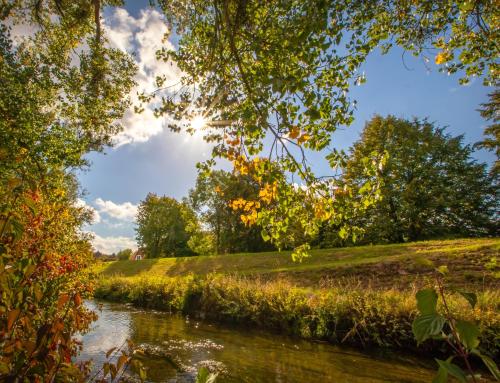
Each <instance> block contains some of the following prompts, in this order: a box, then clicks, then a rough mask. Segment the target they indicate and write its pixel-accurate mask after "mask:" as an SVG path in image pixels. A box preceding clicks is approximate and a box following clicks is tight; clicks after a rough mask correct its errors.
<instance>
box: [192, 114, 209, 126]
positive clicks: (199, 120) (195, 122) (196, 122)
mask: <svg viewBox="0 0 500 383" xmlns="http://www.w3.org/2000/svg"><path fill="white" fill-rule="evenodd" d="M206 124H207V121H206V120H205V118H204V117H203V116H202V115H201V114H199V115H197V116H194V117H193V119H192V120H191V127H192V128H193V129H194V130H200V129H203V128H204V127H205V125H206Z"/></svg>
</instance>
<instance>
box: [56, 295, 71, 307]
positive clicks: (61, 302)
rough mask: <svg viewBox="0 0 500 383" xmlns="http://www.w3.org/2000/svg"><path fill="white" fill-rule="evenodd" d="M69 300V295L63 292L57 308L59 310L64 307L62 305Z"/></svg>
mask: <svg viewBox="0 0 500 383" xmlns="http://www.w3.org/2000/svg"><path fill="white" fill-rule="evenodd" d="M67 301H69V295H68V294H61V295H60V296H59V300H58V301H57V309H58V310H60V309H62V307H63V306H64V305H65V304H66V302H67Z"/></svg>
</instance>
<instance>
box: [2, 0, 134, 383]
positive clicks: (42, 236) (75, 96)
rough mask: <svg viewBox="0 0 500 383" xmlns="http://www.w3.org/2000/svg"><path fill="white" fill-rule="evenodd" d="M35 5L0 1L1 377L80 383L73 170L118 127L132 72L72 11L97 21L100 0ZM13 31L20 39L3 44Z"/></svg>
mask: <svg viewBox="0 0 500 383" xmlns="http://www.w3.org/2000/svg"><path fill="white" fill-rule="evenodd" d="M36 3H37V4H36V5H37V6H35V4H34V3H32V2H22V1H11V2H2V4H1V5H0V20H1V25H0V73H2V76H1V77H0V286H1V289H0V296H1V299H0V380H2V381H4V380H6V381H16V382H27V381H33V382H36V381H54V380H56V381H78V380H81V379H82V378H83V377H84V375H85V374H86V370H87V366H86V365H85V364H83V365H76V364H75V363H73V362H72V357H73V356H75V355H76V353H77V352H78V350H79V343H78V341H77V340H76V339H75V338H74V335H75V334H76V333H82V332H85V331H86V330H87V329H88V326H89V324H90V322H91V321H92V320H93V319H94V314H93V313H91V312H89V311H88V310H87V309H86V308H85V307H84V306H83V305H82V300H83V299H85V298H87V297H89V296H90V293H91V290H92V283H91V278H89V277H88V276H87V274H86V273H85V271H84V269H85V267H86V266H88V265H89V263H90V262H91V260H92V252H91V249H90V244H89V239H90V238H89V237H88V235H85V234H83V233H82V232H81V231H80V229H79V228H80V226H81V225H82V224H83V223H84V222H86V221H88V219H89V215H90V213H89V212H86V211H85V210H84V209H83V208H81V207H77V197H78V184H77V182H76V178H75V176H74V174H73V170H75V169H78V168H81V167H82V166H83V165H85V163H86V161H85V159H84V157H83V155H84V154H85V153H87V152H88V151H90V150H102V148H103V147H104V145H106V144H109V143H110V139H111V135H112V134H114V133H115V132H116V131H117V130H118V129H119V125H117V124H116V119H117V118H119V117H120V116H121V114H122V113H123V112H124V110H125V108H126V107H127V106H128V100H127V98H126V97H125V96H126V95H127V94H128V92H129V91H130V88H131V86H132V85H133V81H132V75H133V73H134V70H135V68H134V66H133V65H132V62H131V60H130V58H129V57H128V56H127V55H126V54H124V53H121V52H119V51H116V50H113V49H109V48H107V47H105V46H104V45H103V43H104V37H103V36H101V35H100V33H97V31H98V30H100V22H99V21H98V18H97V19H96V20H94V18H93V14H94V13H93V12H87V13H86V14H85V13H81V12H80V10H81V8H80V7H86V9H87V10H88V11H92V10H93V11H95V12H96V13H97V14H99V11H100V2H95V1H94V2H92V1H82V2H79V3H78V5H77V6H71V4H72V2H66V1H39V2H36ZM59 6H61V8H60V9H59ZM96 21H97V22H96ZM17 23H22V24H23V27H25V28H26V29H27V30H28V31H29V32H30V33H26V34H25V35H24V36H20V37H18V39H17V40H16V43H15V45H13V43H12V41H11V36H10V30H9V27H7V26H8V25H10V26H13V25H16V24H17ZM82 47H86V48H85V49H83V50H81V51H80V52H79V55H78V56H77V55H76V53H75V50H76V49H77V48H82ZM77 57H78V59H77Z"/></svg>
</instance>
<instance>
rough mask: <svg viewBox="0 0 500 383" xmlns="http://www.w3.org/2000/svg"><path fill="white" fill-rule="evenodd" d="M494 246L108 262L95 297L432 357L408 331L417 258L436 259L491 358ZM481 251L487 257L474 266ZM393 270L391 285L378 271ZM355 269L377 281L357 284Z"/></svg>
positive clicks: (496, 299) (423, 279)
mask: <svg viewBox="0 0 500 383" xmlns="http://www.w3.org/2000/svg"><path fill="white" fill-rule="evenodd" d="M499 249H500V240H498V239H476V240H453V241H429V242H420V243H414V244H405V245H389V246H364V247H357V248H349V249H336V250H318V251H316V253H314V252H313V257H311V258H309V259H306V260H305V261H304V262H303V263H301V264H296V263H295V264H294V263H292V262H291V260H290V261H289V260H288V258H289V257H286V256H281V257H276V256H275V254H274V253H262V254H257V255H252V256H251V257H250V256H247V255H246V254H235V255H227V256H210V257H197V258H178V259H161V260H145V261H136V262H133V261H123V262H113V263H106V264H101V265H100V266H99V267H98V268H97V269H96V272H97V273H99V274H100V278H99V280H98V283H97V288H96V292H95V296H96V297H97V298H103V299H107V300H112V301H119V302H131V303H133V304H134V305H138V306H141V307H149V308H155V309H162V310H170V311H180V312H183V313H185V314H195V315H199V316H201V317H203V318H207V319H211V320H217V321H224V322H231V323H239V324H245V325H254V326H260V327H264V328H268V329H272V330H276V331H280V332H284V333H287V334H291V335H296V336H300V337H304V338H310V339H319V340H326V341H329V342H332V343H343V344H349V345H355V346H359V347H369V346H380V347H387V348H393V349H398V348H404V349H406V350H411V351H413V352H416V353H424V352H425V353H429V352H431V353H433V354H436V355H438V354H445V353H447V352H449V348H448V346H446V345H445V344H444V343H443V344H442V343H440V342H438V341H437V340H429V341H427V342H425V343H423V344H422V345H420V346H419V347H418V348H417V343H416V340H415V338H414V334H413V332H412V322H413V320H414V319H415V318H416V316H417V314H418V312H417V305H416V299H415V293H416V291H417V290H419V289H421V288H422V287H424V286H429V285H432V283H433V277H432V273H431V272H430V271H429V270H428V269H427V268H426V267H425V266H424V265H423V263H424V261H429V260H434V262H435V263H437V264H439V263H441V264H442V263H446V264H447V265H448V267H449V269H450V270H452V271H453V270H455V271H454V272H451V273H450V274H449V275H453V277H452V278H451V277H449V276H447V277H445V283H447V284H448V285H449V286H450V287H451V288H453V287H457V288H458V287H467V288H469V289H473V290H474V291H475V292H476V294H477V304H476V305H475V307H474V309H473V310H470V309H469V308H468V302H467V300H465V299H464V298H461V297H459V296H455V295H451V294H447V304H448V307H449V310H450V313H451V314H452V315H453V316H454V317H456V318H459V319H464V320H469V321H472V322H475V323H478V324H479V327H480V333H481V336H480V344H481V349H482V350H483V351H484V352H485V353H487V354H488V355H490V356H491V357H493V358H498V355H499V351H500V342H499V338H498V334H499V333H500V315H499V314H498V308H499V305H500V294H499V292H498V288H497V287H498V282H497V281H498V279H497V278H498V266H497V265H496V263H495V262H496V258H495V254H498V251H499ZM482 258H489V259H490V261H489V264H488V262H486V265H487V266H486V267H483V268H482V269H481V268H480V267H477V266H479V265H482V264H484V262H483V263H481V262H480V260H481V259H482ZM412 259H413V261H412ZM415 259H418V261H415ZM468 263H470V264H473V265H474V264H475V265H476V268H475V270H476V274H466V273H465V272H463V271H462V272H459V271H457V270H462V268H463V267H464V266H465V267H466V268H467V269H468V270H474V267H470V266H468V265H467V264H468ZM270 265H272V266H274V267H270ZM186 270H191V273H189V274H188V275H187V276H186ZM395 270H396V272H397V273H398V274H399V276H398V278H396V280H397V282H395V284H394V285H392V284H391V283H390V282H389V279H388V278H383V277H381V276H382V275H383V274H384V273H386V274H390V276H393V275H394V273H395ZM321 275H323V278H321V277H320V276H321ZM363 275H364V276H365V277H366V276H370V275H372V276H374V277H375V279H373V280H372V283H370V277H366V278H364V282H362V281H361V279H359V278H360V277H362V276H363ZM410 281H413V282H410ZM415 281H416V282H415ZM450 291H451V290H450ZM441 305H442V303H440V306H441Z"/></svg>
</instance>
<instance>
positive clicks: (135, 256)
mask: <svg viewBox="0 0 500 383" xmlns="http://www.w3.org/2000/svg"><path fill="white" fill-rule="evenodd" d="M144 258H146V255H145V254H144V250H143V249H137V250H136V251H134V252H133V253H132V255H131V256H130V260H131V261H140V260H142V259H144Z"/></svg>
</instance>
